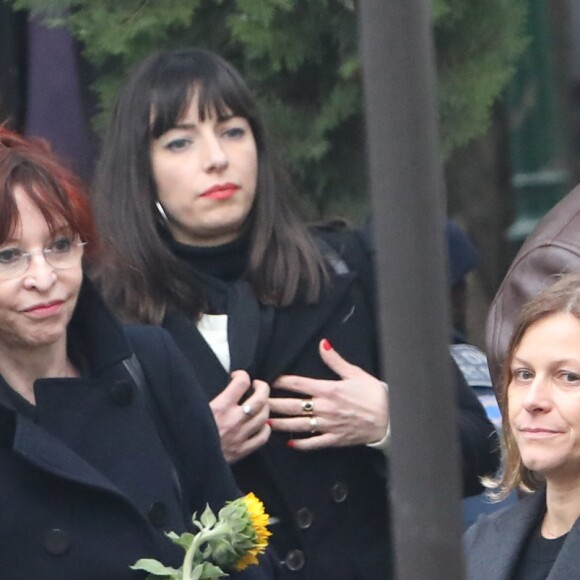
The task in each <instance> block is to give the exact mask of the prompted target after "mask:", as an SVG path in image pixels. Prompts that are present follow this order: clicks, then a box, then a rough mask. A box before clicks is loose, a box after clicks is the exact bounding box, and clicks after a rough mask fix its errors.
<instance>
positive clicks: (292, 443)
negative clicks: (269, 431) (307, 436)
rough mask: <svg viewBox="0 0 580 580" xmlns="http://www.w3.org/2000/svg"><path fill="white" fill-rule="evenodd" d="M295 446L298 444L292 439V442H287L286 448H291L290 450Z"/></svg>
mask: <svg viewBox="0 0 580 580" xmlns="http://www.w3.org/2000/svg"><path fill="white" fill-rule="evenodd" d="M295 445H296V443H295V442H294V441H293V440H292V439H290V441H286V446H287V447H290V449H293V448H294V446H295Z"/></svg>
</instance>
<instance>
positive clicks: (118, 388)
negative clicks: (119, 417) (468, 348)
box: [111, 381, 133, 407]
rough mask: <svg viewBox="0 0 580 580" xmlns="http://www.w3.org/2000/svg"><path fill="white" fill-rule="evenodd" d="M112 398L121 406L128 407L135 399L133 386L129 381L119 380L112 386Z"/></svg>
mask: <svg viewBox="0 0 580 580" xmlns="http://www.w3.org/2000/svg"><path fill="white" fill-rule="evenodd" d="M111 398H112V399H113V402H114V403H115V404H116V405H119V407H126V406H127V405H129V404H130V403H131V401H132V400H133V386H132V385H131V383H129V382H128V381H117V382H116V383H115V384H114V385H113V386H112V387H111Z"/></svg>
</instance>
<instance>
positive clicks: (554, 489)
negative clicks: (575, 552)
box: [542, 479, 580, 538]
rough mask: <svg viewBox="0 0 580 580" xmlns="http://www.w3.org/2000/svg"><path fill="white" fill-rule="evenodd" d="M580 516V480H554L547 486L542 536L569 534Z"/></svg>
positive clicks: (555, 536)
mask: <svg viewBox="0 0 580 580" xmlns="http://www.w3.org/2000/svg"><path fill="white" fill-rule="evenodd" d="M579 517H580V481H579V480H578V479H576V480H575V481H566V482H561V481H559V482H553V481H550V480H548V483H547V488H546V515H545V516H544V519H543V521H542V536H544V537H545V538H558V537H560V536H562V535H564V534H567V533H568V532H569V531H570V530H571V529H572V526H573V525H574V523H575V522H576V520H577V519H578V518H579Z"/></svg>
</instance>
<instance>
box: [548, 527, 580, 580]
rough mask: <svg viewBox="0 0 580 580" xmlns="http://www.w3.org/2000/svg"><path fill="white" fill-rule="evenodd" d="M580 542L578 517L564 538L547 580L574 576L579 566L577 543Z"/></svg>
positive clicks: (579, 558) (562, 579) (579, 557)
mask: <svg viewBox="0 0 580 580" xmlns="http://www.w3.org/2000/svg"><path fill="white" fill-rule="evenodd" d="M579 542H580V519H579V520H576V523H575V524H574V526H573V528H572V529H571V530H570V533H569V534H568V537H567V538H566V540H565V542H564V545H563V546H562V550H561V551H560V553H559V554H558V557H557V558H556V561H555V562H554V566H553V567H552V570H551V571H550V574H549V575H548V578H547V580H569V579H570V578H576V577H577V576H578V575H579V574H578V569H579V566H580V556H579V555H578V545H579Z"/></svg>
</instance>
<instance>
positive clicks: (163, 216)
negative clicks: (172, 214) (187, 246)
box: [155, 201, 169, 225]
mask: <svg viewBox="0 0 580 580" xmlns="http://www.w3.org/2000/svg"><path fill="white" fill-rule="evenodd" d="M155 207H156V209H157V211H158V212H159V215H160V216H161V221H162V222H163V223H164V225H167V224H168V223H169V219H168V218H167V214H166V213H165V210H164V209H163V206H162V205H161V204H160V203H159V201H156V202H155Z"/></svg>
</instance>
